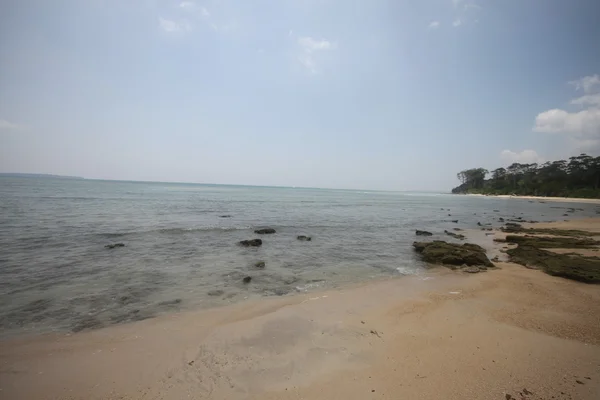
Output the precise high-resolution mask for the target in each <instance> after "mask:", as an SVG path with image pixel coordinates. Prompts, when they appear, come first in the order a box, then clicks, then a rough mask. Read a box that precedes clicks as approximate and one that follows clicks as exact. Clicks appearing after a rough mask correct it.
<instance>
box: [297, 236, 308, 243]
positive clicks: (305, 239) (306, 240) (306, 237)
mask: <svg viewBox="0 0 600 400" xmlns="http://www.w3.org/2000/svg"><path fill="white" fill-rule="evenodd" d="M296 239H298V240H300V241H303V242H310V241H311V240H312V238H311V237H310V236H304V235H299V236H298V237H296Z"/></svg>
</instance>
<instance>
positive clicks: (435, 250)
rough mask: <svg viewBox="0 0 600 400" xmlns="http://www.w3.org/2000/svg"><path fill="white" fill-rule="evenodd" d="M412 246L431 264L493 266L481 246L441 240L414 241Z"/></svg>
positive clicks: (455, 266) (453, 266) (457, 266)
mask: <svg viewBox="0 0 600 400" xmlns="http://www.w3.org/2000/svg"><path fill="white" fill-rule="evenodd" d="M413 247H414V248H415V250H416V251H417V253H419V254H421V257H422V258H423V261H426V262H428V263H432V264H443V265H449V266H450V267H451V268H453V269H455V268H460V267H461V266H462V265H466V266H473V265H476V266H484V267H494V264H492V262H491V261H490V260H489V259H488V258H487V256H486V254H485V250H484V249H483V247H481V246H479V245H476V244H473V243H465V244H463V245H460V244H454V243H448V242H444V241H441V240H435V241H433V242H414V243H413Z"/></svg>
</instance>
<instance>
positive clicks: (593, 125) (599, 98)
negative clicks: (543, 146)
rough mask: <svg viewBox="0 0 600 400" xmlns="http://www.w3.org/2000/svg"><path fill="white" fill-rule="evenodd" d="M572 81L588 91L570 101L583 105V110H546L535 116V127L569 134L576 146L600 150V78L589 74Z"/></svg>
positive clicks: (539, 130) (550, 131)
mask: <svg viewBox="0 0 600 400" xmlns="http://www.w3.org/2000/svg"><path fill="white" fill-rule="evenodd" d="M569 84H571V85H573V86H574V87H575V89H576V90H580V91H583V92H584V93H586V94H585V95H583V96H581V97H578V98H575V99H573V100H571V101H570V104H572V105H575V106H579V108H580V110H577V111H567V110H562V109H559V108H555V109H552V110H547V111H544V112H542V113H540V114H538V115H537V117H536V118H535V125H534V127H533V130H534V131H536V132H544V133H557V134H565V135H568V139H569V142H570V143H571V144H572V147H574V148H575V149H579V150H581V151H590V150H594V151H600V77H598V75H591V76H586V77H583V78H580V79H577V80H574V81H570V82H569ZM581 108H583V109H581Z"/></svg>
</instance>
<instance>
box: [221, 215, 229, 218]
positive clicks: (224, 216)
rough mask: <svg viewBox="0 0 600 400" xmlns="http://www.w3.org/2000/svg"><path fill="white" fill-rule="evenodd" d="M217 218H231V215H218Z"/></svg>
mask: <svg viewBox="0 0 600 400" xmlns="http://www.w3.org/2000/svg"><path fill="white" fill-rule="evenodd" d="M219 218H231V215H219Z"/></svg>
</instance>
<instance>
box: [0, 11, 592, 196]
mask: <svg viewBox="0 0 600 400" xmlns="http://www.w3.org/2000/svg"><path fill="white" fill-rule="evenodd" d="M598 16H600V2H599V1H597V0H589V1H583V0H573V1H565V0H502V1H492V0H487V1H484V0H473V1H469V0H419V1H400V0H394V1H392V0H388V1H384V0H369V1H367V0H354V1H353V0H345V1H338V0H319V1H317V0H278V1H276V0H270V1H267V0H257V1H250V0H246V1H242V0H237V1H234V0H205V1H202V0H197V1H196V0H194V1H168V0H140V1H135V0H131V1H117V0H87V1H84V0H72V1H61V0H56V1H46V0H38V1H33V0H13V1H10V0H6V1H2V2H0V171H4V172H32V173H53V174H66V175H78V176H84V177H89V178H102V179H127V180H158V181H187V182H206V183H232V184H256V185H285V186H310V187H332V188H363V189H391V190H448V189H449V188H451V187H452V186H455V185H456V184H457V183H458V182H457V181H456V172H458V171H460V170H461V169H464V168H469V167H478V166H482V167H486V168H490V169H492V168H495V167H498V166H503V165H504V166H505V165H508V164H510V163H511V162H514V161H519V162H533V161H544V160H553V159H557V158H565V157H569V156H571V155H573V154H578V153H579V152H581V151H585V152H588V154H592V155H599V154H600V151H599V150H600V77H599V74H600V23H598Z"/></svg>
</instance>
